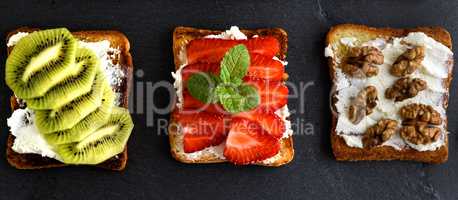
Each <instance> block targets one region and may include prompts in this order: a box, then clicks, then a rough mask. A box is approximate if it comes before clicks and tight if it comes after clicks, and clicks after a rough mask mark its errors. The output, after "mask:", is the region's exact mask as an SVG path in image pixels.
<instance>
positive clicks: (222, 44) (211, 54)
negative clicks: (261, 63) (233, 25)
mask: <svg viewBox="0 0 458 200" xmlns="http://www.w3.org/2000/svg"><path fill="white" fill-rule="evenodd" d="M237 44H244V45H245V46H246V47H247V49H248V51H249V52H250V53H253V54H262V55H265V56H267V57H271V58H272V57H274V56H275V55H276V54H277V53H278V52H279V51H280V43H279V42H278V40H277V39H276V38H274V37H257V38H252V39H249V40H224V39H213V38H203V39H195V40H191V42H189V44H188V46H187V48H186V53H187V58H188V63H189V64H192V63H196V62H208V63H219V61H221V59H222V58H223V57H224V55H225V54H226V52H227V51H228V50H229V49H230V48H232V47H233V46H235V45H237Z"/></svg>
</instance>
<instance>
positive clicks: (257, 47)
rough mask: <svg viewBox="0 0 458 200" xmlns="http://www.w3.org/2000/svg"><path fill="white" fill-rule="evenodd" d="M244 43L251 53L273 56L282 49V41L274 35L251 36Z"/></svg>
mask: <svg viewBox="0 0 458 200" xmlns="http://www.w3.org/2000/svg"><path fill="white" fill-rule="evenodd" d="M244 44H245V45H246V46H247V48H248V51H249V52H250V53H251V54H261V55H264V56H267V57H271V58H272V57H274V56H275V55H277V53H278V52H279V51H280V43H279V42H278V40H277V39H276V38H274V37H257V38H251V39H249V40H246V42H245V43H244Z"/></svg>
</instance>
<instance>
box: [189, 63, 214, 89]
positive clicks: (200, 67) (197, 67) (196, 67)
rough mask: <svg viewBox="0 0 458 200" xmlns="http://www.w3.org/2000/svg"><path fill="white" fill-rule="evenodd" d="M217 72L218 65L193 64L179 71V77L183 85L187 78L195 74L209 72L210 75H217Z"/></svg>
mask: <svg viewBox="0 0 458 200" xmlns="http://www.w3.org/2000/svg"><path fill="white" fill-rule="evenodd" d="M219 71H220V70H219V64H218V63H194V64H190V65H186V66H185V67H184V68H183V70H182V71H181V75H182V79H183V83H185V82H186V81H187V80H188V79H189V77H190V76H191V75H192V74H194V73H196V72H210V73H212V74H215V75H219ZM185 85H186V84H185Z"/></svg>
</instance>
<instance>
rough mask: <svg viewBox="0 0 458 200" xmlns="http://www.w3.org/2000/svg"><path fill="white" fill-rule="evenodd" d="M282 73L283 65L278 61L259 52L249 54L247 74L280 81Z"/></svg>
mask: <svg viewBox="0 0 458 200" xmlns="http://www.w3.org/2000/svg"><path fill="white" fill-rule="evenodd" d="M284 73H285V67H284V66H283V64H282V63H281V62H280V61H278V60H274V59H272V57H266V56H263V55H259V54H252V55H251V64H250V67H249V68H248V73H247V76H249V77H254V78H259V79H268V80H274V81H281V80H282V79H283V74H284Z"/></svg>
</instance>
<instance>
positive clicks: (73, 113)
mask: <svg viewBox="0 0 458 200" xmlns="http://www.w3.org/2000/svg"><path fill="white" fill-rule="evenodd" d="M106 81H107V80H106V78H105V75H104V74H103V72H102V70H101V69H98V70H97V74H96V75H95V78H94V84H93V85H92V88H91V91H89V92H88V93H86V94H83V95H81V96H79V97H78V98H76V99H74V100H73V101H71V102H69V103H68V104H65V105H63V106H61V107H59V108H56V109H52V110H36V111H35V123H36V126H37V128H38V130H39V131H40V133H41V134H47V133H52V132H56V131H61V130H66V129H70V128H72V127H73V126H75V125H76V124H77V123H78V122H79V121H81V120H82V119H83V118H84V117H86V116H87V115H89V114H90V113H91V112H93V111H95V110H96V109H97V108H98V107H99V106H101V104H102V96H103V90H104V87H103V86H104V84H105V83H106Z"/></svg>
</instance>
